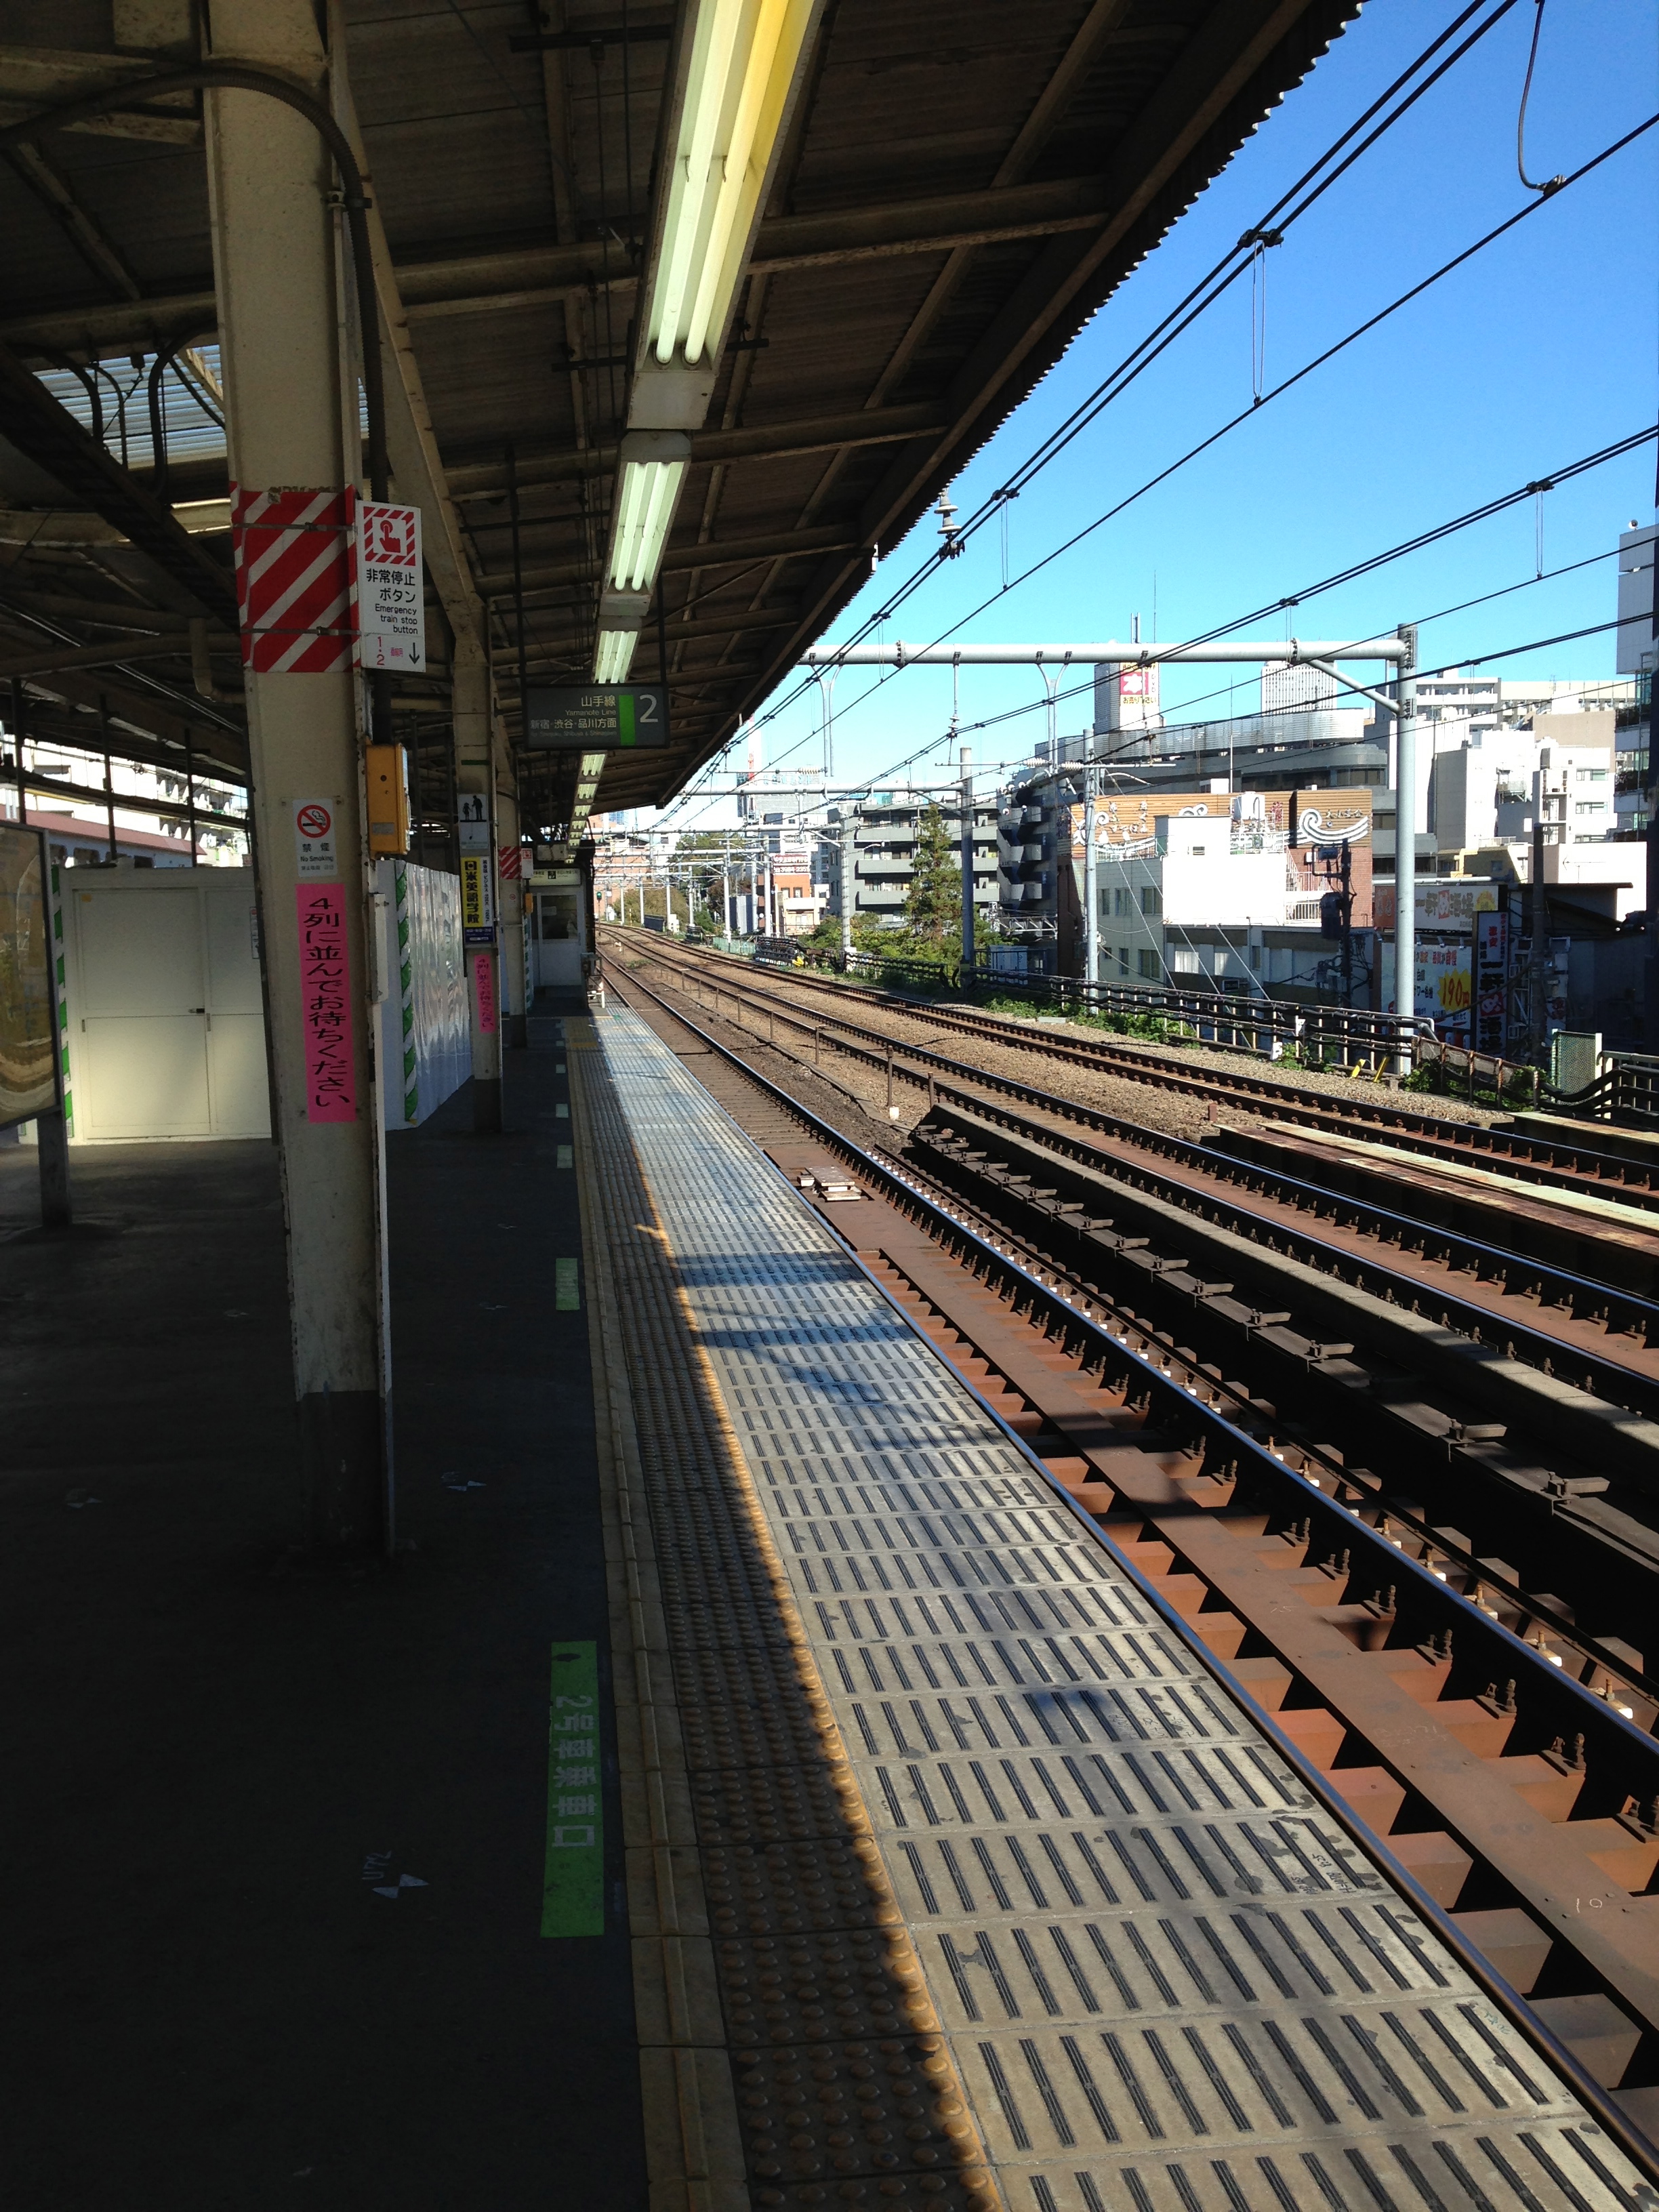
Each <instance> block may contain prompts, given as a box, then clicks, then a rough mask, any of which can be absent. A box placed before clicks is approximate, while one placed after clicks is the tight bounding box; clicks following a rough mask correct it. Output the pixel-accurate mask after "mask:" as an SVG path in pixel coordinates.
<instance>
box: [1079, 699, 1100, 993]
mask: <svg viewBox="0 0 1659 2212" xmlns="http://www.w3.org/2000/svg"><path fill="white" fill-rule="evenodd" d="M1087 742H1088V743H1089V744H1091V745H1092V744H1093V743H1094V740H1093V738H1090V739H1089V740H1088V741H1087ZM1095 774H1096V771H1095V763H1094V762H1093V760H1092V759H1088V760H1085V762H1084V763H1083V913H1084V922H1083V980H1084V981H1085V983H1086V984H1087V985H1088V986H1089V990H1090V993H1091V998H1090V1004H1091V1006H1092V1005H1093V1003H1094V1001H1093V996H1092V994H1093V992H1094V989H1095V987H1096V985H1097V983H1098V982H1099V981H1100V855H1099V854H1097V852H1096V850H1095Z"/></svg>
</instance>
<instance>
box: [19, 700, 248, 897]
mask: <svg viewBox="0 0 1659 2212" xmlns="http://www.w3.org/2000/svg"><path fill="white" fill-rule="evenodd" d="M23 767H24V773H25V776H26V779H27V784H28V792H29V796H28V799H27V819H28V822H29V823H30V824H31V826H32V827H33V828H34V829H44V830H45V831H46V840H47V843H48V845H49V846H50V848H51V850H52V858H53V859H54V860H57V861H58V864H59V866H64V867H70V868H94V867H107V866H110V865H111V864H112V863H113V862H119V861H126V862H128V863H130V864H131V865H132V866H138V867H157V868H174V867H176V868H187V867H189V866H191V827H192V813H193V816H194V829H195V864H196V865H197V866H200V867H223V868H243V867H246V866H247V865H248V843H247V831H246V828H245V826H244V815H245V810H246V803H247V793H246V791H243V790H241V789H240V788H238V787H234V786H232V785H230V784H228V783H226V782H224V781H222V780H218V781H209V780H208V779H207V778H206V777H204V776H200V775H198V776H197V777H196V778H195V781H194V785H193V787H192V785H191V781H189V780H188V779H187V778H186V777H185V776H183V775H177V774H174V773H172V772H170V771H169V770H168V769H165V768H155V767H151V766H149V764H148V763H144V762H141V761H130V760H121V759H118V758H117V759H112V760H111V761H109V762H108V763H106V761H105V758H104V756H103V755H102V754H101V753H97V754H94V753H90V752H88V751H86V750H83V749H80V748H77V747H75V746H71V745H66V744H61V743H53V742H52V741H50V740H45V739H42V740H36V739H34V738H29V737H27V736H26V737H25V738H24V740H23ZM106 767H107V773H108V787H107V790H105V789H104V788H102V787H103V786H104V783H105V776H106ZM16 774H17V747H16V740H15V735H14V734H13V733H12V732H11V731H10V730H9V728H8V732H7V740H6V750H5V755H4V757H3V760H0V778H4V779H6V781H0V820H3V821H7V822H15V821H17V820H18V818H19V808H18V798H17V787H16V781H15V778H16ZM54 787H55V788H54Z"/></svg>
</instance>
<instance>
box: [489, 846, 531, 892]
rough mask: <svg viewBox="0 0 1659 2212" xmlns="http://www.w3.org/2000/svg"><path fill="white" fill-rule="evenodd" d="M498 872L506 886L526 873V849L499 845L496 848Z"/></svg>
mask: <svg viewBox="0 0 1659 2212" xmlns="http://www.w3.org/2000/svg"><path fill="white" fill-rule="evenodd" d="M495 859H496V862H497V872H498V874H499V875H500V877H501V881H502V882H503V883H504V884H510V883H512V882H513V880H514V878H517V877H519V876H521V875H522V874H523V873H524V847H523V846H522V845H498V846H497V847H496V848H495Z"/></svg>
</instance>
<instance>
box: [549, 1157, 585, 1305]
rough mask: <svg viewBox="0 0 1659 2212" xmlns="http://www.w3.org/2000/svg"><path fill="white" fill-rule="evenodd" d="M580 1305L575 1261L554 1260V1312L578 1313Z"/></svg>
mask: <svg viewBox="0 0 1659 2212" xmlns="http://www.w3.org/2000/svg"><path fill="white" fill-rule="evenodd" d="M561 1165H562V1163H561ZM581 1304H582V1293H581V1285H580V1279H579V1278H578V1276H577V1273H576V1262H575V1261H574V1260H556V1261H554V1262H553V1310H554V1312H555V1313H580V1311H581Z"/></svg>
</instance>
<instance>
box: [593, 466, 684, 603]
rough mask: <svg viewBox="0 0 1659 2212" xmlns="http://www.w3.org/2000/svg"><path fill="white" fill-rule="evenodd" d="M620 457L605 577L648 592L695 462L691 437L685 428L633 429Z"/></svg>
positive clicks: (616, 587) (621, 588)
mask: <svg viewBox="0 0 1659 2212" xmlns="http://www.w3.org/2000/svg"><path fill="white" fill-rule="evenodd" d="M620 460H621V465H620V466H619V468H618V469H617V497H616V504H615V506H614V507H613V508H612V510H611V552H610V556H609V558H608V559H607V560H606V562H605V580H606V581H607V582H608V584H609V585H610V586H611V590H612V591H617V592H647V593H648V592H650V590H651V588H652V586H653V584H654V583H655V582H656V580H657V568H658V566H659V562H661V560H662V550H663V547H664V545H665V544H666V543H667V541H668V532H669V530H670V528H671V526H672V523H673V520H674V509H675V508H676V507H678V504H679V497H680V488H681V486H682V485H683V484H684V482H685V472H686V470H687V469H688V468H689V467H690V462H691V441H690V438H689V437H688V436H687V435H686V434H685V432H684V430H631V431H629V434H628V435H627V436H626V437H625V438H624V439H623V441H622V453H621V457H620Z"/></svg>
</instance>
